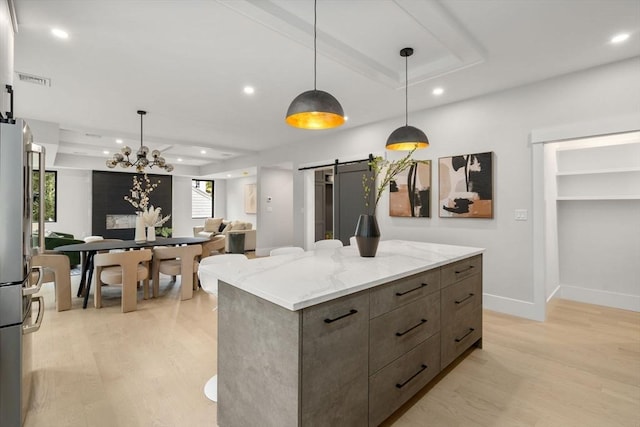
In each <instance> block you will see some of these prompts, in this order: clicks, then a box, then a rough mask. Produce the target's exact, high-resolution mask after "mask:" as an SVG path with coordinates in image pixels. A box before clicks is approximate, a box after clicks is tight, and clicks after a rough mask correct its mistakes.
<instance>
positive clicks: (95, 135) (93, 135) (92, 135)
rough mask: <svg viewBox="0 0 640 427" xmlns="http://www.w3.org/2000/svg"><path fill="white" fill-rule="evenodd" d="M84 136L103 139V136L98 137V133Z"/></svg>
mask: <svg viewBox="0 0 640 427" xmlns="http://www.w3.org/2000/svg"><path fill="white" fill-rule="evenodd" d="M84 136H88V137H89V138H102V135H98V134H97V133H89V132H87V133H85V134H84Z"/></svg>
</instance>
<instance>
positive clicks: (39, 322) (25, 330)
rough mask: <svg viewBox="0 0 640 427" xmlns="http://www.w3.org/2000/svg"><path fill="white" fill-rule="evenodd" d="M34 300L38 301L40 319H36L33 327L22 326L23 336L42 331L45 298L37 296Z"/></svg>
mask: <svg viewBox="0 0 640 427" xmlns="http://www.w3.org/2000/svg"><path fill="white" fill-rule="evenodd" d="M33 299H34V300H38V317H37V318H36V323H34V324H33V325H23V326H22V334H23V335H27V334H32V333H34V332H36V331H37V330H38V329H40V326H41V325H42V318H43V317H44V297H42V296H37V297H33Z"/></svg>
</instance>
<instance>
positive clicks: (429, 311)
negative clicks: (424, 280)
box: [369, 292, 440, 374]
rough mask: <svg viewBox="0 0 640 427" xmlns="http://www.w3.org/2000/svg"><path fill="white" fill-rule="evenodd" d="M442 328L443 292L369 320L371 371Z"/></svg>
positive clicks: (378, 368)
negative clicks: (441, 302)
mask: <svg viewBox="0 0 640 427" xmlns="http://www.w3.org/2000/svg"><path fill="white" fill-rule="evenodd" d="M439 331H440V292H436V293H433V294H431V295H427V296H424V297H422V298H420V299H418V300H416V301H414V302H412V303H409V304H407V305H403V306H402V307H399V308H397V309H395V310H393V311H390V312H389V313H386V314H383V315H382V316H378V317H376V318H375V319H372V320H371V322H370V330H369V373H370V374H372V373H374V372H377V371H378V370H380V369H381V368H383V367H384V366H385V365H387V364H389V363H390V362H392V361H393V360H394V359H397V358H398V357H400V356H402V355H403V354H404V353H406V352H407V351H409V350H410V349H412V348H413V347H415V346H416V345H418V344H420V343H421V342H423V341H424V340H426V339H427V338H429V337H430V336H432V335H433V334H435V333H437V332H439Z"/></svg>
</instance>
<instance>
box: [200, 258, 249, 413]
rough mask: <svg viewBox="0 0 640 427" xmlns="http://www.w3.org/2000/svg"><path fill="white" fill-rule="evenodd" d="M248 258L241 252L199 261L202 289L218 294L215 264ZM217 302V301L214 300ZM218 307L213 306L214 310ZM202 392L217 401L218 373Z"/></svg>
mask: <svg viewBox="0 0 640 427" xmlns="http://www.w3.org/2000/svg"><path fill="white" fill-rule="evenodd" d="M247 260H248V258H247V257H246V256H245V255H243V254H222V255H215V256H210V257H208V258H205V259H203V260H202V261H201V262H200V269H199V270H198V276H199V277H200V284H201V285H202V289H204V291H205V292H206V293H208V294H212V295H215V296H216V297H217V296H218V277H217V276H216V273H215V268H214V267H209V266H215V265H225V264H226V265H233V264H239V263H243V262H246V261H247ZM216 304H217V302H216ZM217 308H218V307H217V305H216V307H214V310H216V309H217ZM204 394H205V396H207V398H208V399H209V400H212V401H214V402H217V401H218V375H217V374H216V375H214V376H212V377H211V378H209V380H208V381H207V382H206V384H205V385H204Z"/></svg>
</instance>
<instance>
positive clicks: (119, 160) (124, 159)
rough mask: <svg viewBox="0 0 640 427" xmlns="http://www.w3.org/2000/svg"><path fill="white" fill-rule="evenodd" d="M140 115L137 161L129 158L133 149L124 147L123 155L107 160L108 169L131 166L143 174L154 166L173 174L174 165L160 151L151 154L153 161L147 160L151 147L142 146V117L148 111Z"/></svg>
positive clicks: (141, 111) (116, 154)
mask: <svg viewBox="0 0 640 427" xmlns="http://www.w3.org/2000/svg"><path fill="white" fill-rule="evenodd" d="M138 114H140V148H139V149H138V151H137V152H136V159H135V161H133V162H132V161H131V159H130V158H129V156H130V155H131V153H132V151H131V147H128V146H126V145H125V146H124V147H122V149H121V150H120V151H121V153H115V154H114V155H113V157H112V158H110V159H107V162H106V164H107V167H109V168H110V169H113V168H115V167H116V166H117V165H120V166H122V167H123V168H128V167H131V166H135V167H136V171H138V172H142V171H144V168H146V167H149V168H153V167H154V166H157V167H159V168H160V169H164V170H166V171H167V172H171V171H172V170H173V165H171V164H169V163H167V162H166V160H165V159H164V157H162V156H161V155H160V154H162V153H160V151H158V150H153V151H152V152H151V159H148V158H147V154H149V147H147V146H146V145H142V116H144V115H145V114H147V112H146V111H143V110H138Z"/></svg>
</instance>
